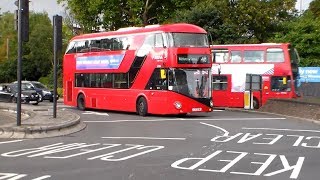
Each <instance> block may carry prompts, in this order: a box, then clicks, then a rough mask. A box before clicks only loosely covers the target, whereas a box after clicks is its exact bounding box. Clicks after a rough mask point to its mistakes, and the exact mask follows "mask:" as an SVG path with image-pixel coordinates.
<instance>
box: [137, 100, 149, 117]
mask: <svg viewBox="0 0 320 180" xmlns="http://www.w3.org/2000/svg"><path fill="white" fill-rule="evenodd" d="M136 111H137V114H138V115H140V116H146V115H147V114H148V103H147V100H146V98H144V97H140V98H139V99H138V101H137V103H136Z"/></svg>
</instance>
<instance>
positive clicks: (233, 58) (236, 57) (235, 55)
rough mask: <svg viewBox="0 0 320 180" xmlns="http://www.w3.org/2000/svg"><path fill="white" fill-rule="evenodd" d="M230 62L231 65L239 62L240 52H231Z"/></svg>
mask: <svg viewBox="0 0 320 180" xmlns="http://www.w3.org/2000/svg"><path fill="white" fill-rule="evenodd" d="M231 62H232V63H238V62H241V51H231Z"/></svg>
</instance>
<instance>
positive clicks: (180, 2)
mask: <svg viewBox="0 0 320 180" xmlns="http://www.w3.org/2000/svg"><path fill="white" fill-rule="evenodd" d="M58 2H59V3H64V4H66V5H67V8H68V10H69V12H70V14H72V16H73V17H74V18H75V19H76V21H77V22H78V23H79V25H80V27H81V28H82V29H83V31H84V32H92V31H97V30H99V27H100V26H102V27H103V28H104V29H106V30H116V29H119V28H121V27H128V26H142V25H148V24H155V23H164V22H167V20H168V19H170V18H171V17H173V15H174V13H175V11H176V10H178V9H184V8H189V7H190V5H192V4H193V3H194V2H197V0H109V1H105V0H58Z"/></svg>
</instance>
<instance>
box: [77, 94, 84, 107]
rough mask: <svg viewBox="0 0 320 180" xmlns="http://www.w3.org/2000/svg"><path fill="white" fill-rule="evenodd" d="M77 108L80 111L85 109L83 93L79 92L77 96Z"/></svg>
mask: <svg viewBox="0 0 320 180" xmlns="http://www.w3.org/2000/svg"><path fill="white" fill-rule="evenodd" d="M77 108H78V109H79V110H81V111H84V110H85V109H86V101H85V97H84V95H83V94H79V95H78V98H77Z"/></svg>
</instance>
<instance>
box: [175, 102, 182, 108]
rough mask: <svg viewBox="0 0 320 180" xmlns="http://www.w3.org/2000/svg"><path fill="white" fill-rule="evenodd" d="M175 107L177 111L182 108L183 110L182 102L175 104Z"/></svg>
mask: <svg viewBox="0 0 320 180" xmlns="http://www.w3.org/2000/svg"><path fill="white" fill-rule="evenodd" d="M173 105H174V107H175V108H176V109H181V108H182V104H181V102H179V101H176V102H174V103H173Z"/></svg>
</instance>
